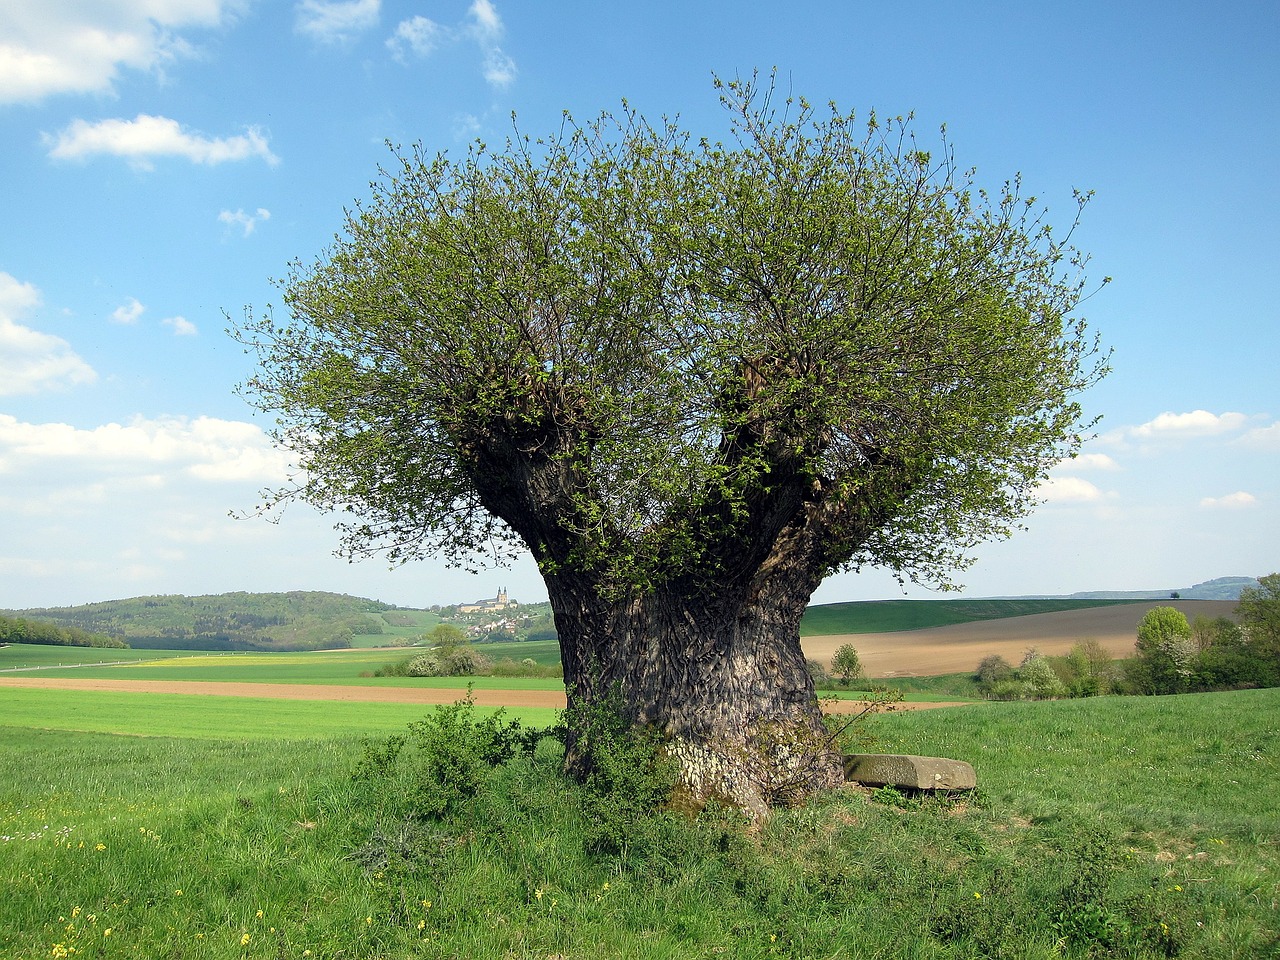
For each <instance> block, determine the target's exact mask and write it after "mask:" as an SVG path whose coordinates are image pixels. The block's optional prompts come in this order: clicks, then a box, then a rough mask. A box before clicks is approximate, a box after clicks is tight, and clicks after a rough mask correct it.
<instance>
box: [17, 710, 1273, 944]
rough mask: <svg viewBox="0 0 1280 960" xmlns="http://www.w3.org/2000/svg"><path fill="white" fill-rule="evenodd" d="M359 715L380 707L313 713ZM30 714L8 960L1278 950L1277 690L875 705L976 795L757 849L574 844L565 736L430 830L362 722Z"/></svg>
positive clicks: (799, 815)
mask: <svg viewBox="0 0 1280 960" xmlns="http://www.w3.org/2000/svg"><path fill="white" fill-rule="evenodd" d="M18 692H19V691H16V690H5V691H4V695H5V696H4V702H9V700H10V698H9V694H11V693H18ZM21 692H22V693H23V694H26V693H29V692H33V691H21ZM33 693H36V694H37V695H38V696H41V697H44V696H47V695H49V694H53V693H56V692H55V691H34V692H33ZM75 696H77V697H78V696H82V695H81V694H76V695H75ZM131 696H132V697H133V698H134V699H137V700H149V699H151V698H152V697H154V696H155V695H131ZM174 699H175V700H181V701H184V702H191V701H202V700H206V699H213V698H200V697H185V698H174ZM107 703H108V701H105V700H104V701H101V702H98V703H95V704H91V705H90V706H91V707H92V711H90V712H95V711H98V710H105V709H107V708H108V707H107ZM61 706H62V707H63V709H64V710H65V709H68V708H69V701H63V702H62V704H61ZM179 706H180V705H179V704H173V705H171V707H170V709H177V708H178V707H179ZM240 706H241V709H242V711H243V710H244V709H247V708H246V707H245V706H244V705H243V704H241V705H240ZM295 706H298V704H296V703H294V702H287V701H270V702H266V701H264V702H262V710H264V711H268V710H269V711H275V710H282V711H285V712H286V713H285V714H283V715H284V716H288V715H289V714H288V711H291V710H292V709H293V708H294V707H295ZM347 706H352V707H354V708H356V709H357V710H358V711H359V713H361V714H364V713H366V712H367V711H368V710H369V708H370V707H374V706H377V705H372V704H358V705H345V704H332V703H330V704H324V705H323V709H324V710H329V711H333V710H338V709H345V708H346V707H347ZM119 709H121V710H123V709H124V708H123V707H120V708H119ZM255 709H256V708H255ZM51 712H57V711H56V710H53V711H51ZM418 715H419V716H421V715H422V712H421V708H418ZM121 719H122V722H123V721H124V720H129V722H130V723H132V724H138V723H141V722H142V721H141V720H140V719H138V717H137V715H133V717H132V719H129V717H128V716H126V715H124V714H121ZM257 719H258V720H260V721H261V719H262V718H261V717H258V718H257ZM39 720H40V717H39V716H38V715H37V714H36V713H35V712H34V708H33V707H30V706H27V707H19V708H16V709H12V710H10V711H9V713H8V714H6V717H5V718H4V719H2V720H0V722H2V723H4V724H7V726H5V727H4V729H3V731H0V735H2V736H3V737H4V740H5V744H6V749H5V750H4V751H3V752H0V835H2V836H3V839H0V851H3V852H2V853H0V884H3V886H4V889H5V891H6V896H5V897H4V898H3V900H0V956H5V957H10V958H15V960H28V958H31V960H34V958H47V957H59V956H63V957H65V956H72V954H71V953H70V950H71V949H72V948H74V949H75V951H76V953H75V955H79V956H94V957H104V958H112V957H135V956H145V957H161V958H183V960H205V958H209V960H213V958H223V957H234V958H267V957H271V958H278V957H317V958H321V957H327V958H333V960H337V958H355V957H360V958H375V957H383V958H402V957H468V958H470V957H476V958H535V957H536V958H539V960H546V958H548V957H553V956H554V957H558V958H564V960H568V958H579V957H581V958H637V960H639V958H644V960H648V958H689V957H711V956H726V957H742V958H765V957H774V956H782V957H795V958H800V957H804V958H815V957H831V958H835V957H841V958H854V957H886V958H888V957H892V958H899V957H900V958H925V957H930V958H932V957H939V958H961V957H965V958H970V957H972V958H977V957H1021V958H1049V957H1060V956H1067V957H1135V958H1147V957H1152V958H1154V957H1167V956H1181V957H1192V958H1199V957H1209V958H1219V957H1221V958H1226V957H1239V958H1245V957H1267V956H1276V955H1277V953H1278V952H1280V939H1278V937H1277V927H1278V924H1277V903H1278V901H1280V857H1278V855H1277V842H1278V841H1280V818H1278V817H1277V813H1276V805H1275V802H1274V800H1273V795H1274V791H1273V789H1272V786H1273V784H1274V783H1275V781H1276V778H1277V776H1278V775H1280V767H1278V762H1280V761H1278V759H1277V757H1278V756H1280V751H1278V750H1277V749H1276V748H1277V742H1276V737H1277V732H1276V731H1277V729H1280V691H1245V692H1241V693H1231V694H1206V695H1195V696H1183V697H1168V698H1158V699H1156V698H1153V699H1137V698H1125V699H1123V700H1121V699H1094V700H1085V701H1063V702H1053V703H1030V704H1022V703H1015V704H1003V703H1000V704H975V705H969V706H964V707H959V708H956V709H954V710H937V711H923V712H915V713H894V714H890V715H886V716H882V717H877V718H875V719H874V720H872V721H871V728H870V730H869V731H867V735H868V736H872V737H874V738H875V739H876V740H877V741H878V746H879V748H881V749H890V750H894V751H901V752H909V753H923V754H934V755H945V756H953V757H956V758H958V759H966V760H970V761H971V762H973V763H974V766H975V767H976V769H977V771H978V778H979V785H980V789H979V791H978V792H977V793H976V794H974V795H968V796H964V797H956V798H949V799H928V798H922V797H916V796H909V795H905V794H902V793H900V792H897V791H893V790H880V791H874V792H867V791H852V790H851V791H842V792H840V793H838V794H834V795H832V796H829V797H825V798H819V799H818V800H817V801H815V802H813V803H811V804H809V805H807V806H805V807H802V808H798V809H795V810H781V811H778V812H777V813H776V814H775V815H774V817H773V818H772V819H771V820H770V821H769V822H768V823H767V824H766V825H765V826H764V828H763V829H761V830H759V831H756V832H755V833H751V832H748V831H745V830H743V829H742V828H741V825H740V824H739V823H738V822H737V821H736V820H735V819H734V818H733V817H732V816H730V815H728V814H726V813H723V812H720V813H717V812H714V811H712V812H710V813H708V814H706V815H704V816H703V817H702V818H701V819H700V820H699V821H696V822H692V823H691V822H687V821H685V820H682V819H680V818H678V817H673V816H659V817H655V818H653V819H651V820H648V821H639V822H636V823H633V824H631V832H630V834H629V838H628V840H627V842H625V843H624V844H623V845H622V846H621V847H620V848H616V849H612V850H608V851H603V852H602V851H601V850H599V849H594V850H593V849H591V848H590V844H589V843H588V842H586V838H590V837H592V836H595V835H596V828H597V827H598V824H596V823H594V822H593V821H592V815H589V814H588V813H587V812H586V811H588V810H591V811H594V814H593V815H594V816H596V817H598V816H600V815H601V809H600V808H599V807H598V806H597V807H587V806H584V802H583V793H582V791H581V788H579V787H577V786H575V785H573V784H571V783H569V782H567V781H566V780H564V779H563V778H562V777H561V776H559V774H558V772H557V771H558V755H557V753H556V751H555V750H554V749H553V748H554V745H553V744H544V747H543V749H540V751H539V753H538V754H537V755H536V756H535V757H533V758H529V759H519V760H515V761H512V762H511V763H509V764H507V765H506V766H504V767H501V768H497V769H496V770H494V771H493V772H492V773H491V774H490V775H489V779H488V780H487V782H486V783H485V784H484V786H483V789H481V790H479V791H478V792H477V793H476V794H475V795H474V796H471V797H469V798H467V799H465V801H464V802H462V803H461V804H460V805H459V807H458V808H457V809H456V810H455V811H453V812H451V813H450V814H448V815H442V816H440V817H435V818H424V817H421V816H414V815H412V811H409V810H407V809H406V808H405V807H404V805H403V803H402V802H401V801H402V799H403V798H399V797H398V794H397V793H396V789H393V787H394V786H395V784H394V783H393V782H391V781H381V780H378V779H377V778H376V777H375V778H372V779H365V780H360V779H356V778H353V777H352V773H353V771H354V770H355V769H356V768H357V766H358V762H359V761H360V759H361V757H362V756H364V757H365V758H366V759H367V758H368V757H369V756H376V755H377V754H372V755H371V754H369V753H367V752H365V749H364V748H363V747H362V745H361V743H360V741H359V739H358V738H357V737H355V736H352V735H351V734H353V733H355V732H356V730H357V729H359V730H360V731H362V732H374V731H373V730H372V729H371V728H370V727H367V726H366V727H362V728H353V729H351V730H349V731H346V732H345V733H341V734H336V733H335V734H324V735H321V734H315V735H312V736H310V737H308V738H304V739H300V738H298V737H297V736H287V735H282V736H266V735H263V736H251V735H249V734H247V733H245V732H243V729H242V728H239V727H234V728H231V729H227V730H225V731H224V736H222V737H221V738H219V737H216V736H210V733H211V732H212V731H211V729H210V728H209V726H207V725H206V722H205V721H203V720H202V721H197V720H195V719H193V718H192V716H191V715H171V716H170V718H169V724H170V732H171V733H178V732H181V734H182V735H181V736H155V737H137V736H121V735H108V734H101V733H76V732H64V731H48V730H37V729H31V727H32V726H36V725H39ZM147 722H151V721H147ZM209 722H210V723H212V720H210V721H209ZM218 722H226V723H231V722H233V721H232V718H231V717H229V716H228V717H223V718H220V720H219V721H218ZM291 722H293V723H295V724H296V729H295V733H301V734H305V733H307V731H308V729H309V728H308V726H307V725H308V724H309V723H311V722H312V718H310V717H305V718H303V717H298V716H294V717H293V718H292V721H291ZM122 729H124V728H123V727H122ZM325 729H329V728H325ZM134 732H136V731H134ZM375 766H376V765H375ZM408 774H409V781H408V782H410V783H412V782H413V779H414V776H416V775H417V774H415V773H414V770H413V769H412V768H410V770H409V771H408ZM604 815H605V816H607V811H605V813H604ZM108 930H110V934H108V933H107V931H108ZM60 951H61V952H60Z"/></svg>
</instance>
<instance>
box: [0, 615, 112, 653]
mask: <svg viewBox="0 0 1280 960" xmlns="http://www.w3.org/2000/svg"><path fill="white" fill-rule="evenodd" d="M3 643H38V644H45V645H47V646H58V647H127V646H128V644H127V643H125V642H124V641H123V640H117V639H116V638H115V637H108V636H106V635H105V634H101V633H90V632H89V631H87V630H81V629H80V628H79V627H59V626H55V625H54V624H52V623H42V622H41V621H39V620H27V619H25V618H23V617H0V644H3Z"/></svg>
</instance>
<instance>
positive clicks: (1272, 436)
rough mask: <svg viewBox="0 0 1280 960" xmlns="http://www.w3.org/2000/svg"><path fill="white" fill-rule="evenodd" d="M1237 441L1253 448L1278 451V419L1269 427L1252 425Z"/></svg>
mask: <svg viewBox="0 0 1280 960" xmlns="http://www.w3.org/2000/svg"><path fill="white" fill-rule="evenodd" d="M1239 443H1240V445H1241V446H1243V447H1251V448H1253V449H1255V450H1263V451H1271V452H1280V421H1276V422H1275V423H1273V424H1271V425H1270V426H1269V427H1254V428H1253V429H1252V430H1250V431H1249V432H1248V433H1246V434H1245V435H1244V436H1243V437H1241V438H1240V440H1239Z"/></svg>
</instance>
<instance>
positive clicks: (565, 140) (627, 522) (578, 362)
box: [239, 79, 1106, 813]
mask: <svg viewBox="0 0 1280 960" xmlns="http://www.w3.org/2000/svg"><path fill="white" fill-rule="evenodd" d="M718 87H719V89H720V91H721V99H722V102H723V104H724V106H725V108H726V109H727V111H728V113H729V116H730V124H729V129H730V134H731V135H730V137H729V138H728V140H729V142H728V143H727V144H724V143H719V142H712V141H710V140H697V139H695V138H693V137H691V136H690V135H689V134H687V133H685V132H683V131H682V130H681V129H680V128H679V127H678V126H676V125H675V124H674V123H664V124H661V125H653V124H650V123H648V122H646V121H645V120H644V119H643V118H641V117H640V116H638V115H637V114H635V113H634V112H633V111H631V110H630V109H624V110H623V111H622V112H621V113H620V114H619V115H617V116H610V115H605V116H603V117H601V118H600V119H599V120H597V121H596V122H594V123H592V124H589V125H586V126H578V125H576V124H574V123H573V122H572V121H571V120H568V119H566V121H565V125H564V127H563V128H562V130H561V131H560V133H558V134H556V135H554V136H551V137H549V138H548V139H546V140H536V141H535V140H531V139H530V138H528V137H526V136H523V135H520V134H519V133H517V134H516V135H514V137H513V138H512V139H510V140H508V142H507V144H506V146H505V148H504V149H503V150H501V151H497V152H494V151H490V150H489V149H488V148H487V147H486V146H485V145H483V144H478V145H476V146H475V147H473V148H472V149H471V150H470V151H469V152H468V153H467V155H466V156H465V157H462V158H459V159H456V160H454V159H451V158H448V157H445V156H443V155H440V156H434V157H432V156H430V155H427V154H426V153H424V151H423V150H422V148H420V147H419V148H415V149H413V150H410V151H408V152H399V153H397V154H396V163H395V164H394V165H393V169H392V170H390V171H388V172H385V173H384V175H383V176H382V178H381V180H380V181H379V182H377V183H375V184H374V185H373V186H372V193H371V196H370V198H369V199H368V200H367V201H365V202H364V203H362V204H360V205H358V206H357V208H356V209H355V211H354V212H353V213H352V214H350V215H349V217H348V220H347V223H346V229H345V235H343V236H340V237H338V238H337V239H336V240H335V242H334V245H333V247H332V248H331V249H330V250H329V251H328V252H327V253H325V254H324V255H323V256H322V257H320V258H319V259H318V260H317V261H315V262H314V263H310V264H304V263H302V262H296V263H294V264H293V265H292V267H291V270H290V272H289V274H288V276H287V277H286V278H285V279H284V280H283V281H282V284H281V285H282V287H283V291H284V299H285V303H286V305H287V308H288V313H289V319H288V320H287V321H284V322H282V323H277V322H276V321H275V319H274V317H273V315H272V313H271V312H270V311H267V312H266V313H265V314H263V315H255V314H253V312H252V311H249V312H248V313H247V314H246V318H245V321H244V323H243V324H242V325H241V326H240V328H239V335H240V336H241V338H242V340H243V341H244V342H245V343H246V344H247V345H248V346H249V347H250V349H252V350H254V351H256V353H257V356H258V367H259V370H258V373H257V374H256V375H255V376H254V377H253V378H252V379H251V380H250V381H249V382H248V383H247V384H246V390H245V392H246V394H247V395H248V396H249V398H250V399H251V400H252V401H254V402H255V403H257V404H258V405H259V406H260V407H261V409H263V410H264V411H268V412H270V413H271V414H272V415H273V416H274V417H275V421H276V423H277V424H278V426H277V429H276V433H275V437H276V440H277V442H278V443H279V444H280V445H282V446H283V447H284V448H286V449H288V450H290V451H292V453H293V454H294V456H295V458H296V462H297V463H298V464H299V465H300V468H301V472H300V474H299V475H298V477H297V478H296V480H295V482H294V483H292V484H290V485H288V486H286V487H285V488H283V489H280V490H276V491H274V492H273V493H272V494H271V496H270V497H269V498H268V499H267V502H266V503H265V504H264V509H266V510H270V509H271V508H272V507H274V506H276V505H278V504H280V503H282V502H284V501H287V500H290V499H301V500H304V501H307V502H310V503H311V504H313V505H316V506H318V507H320V508H322V509H327V510H334V511H339V512H341V513H344V514H345V515H346V517H347V519H346V520H345V522H343V523H341V524H339V529H340V531H341V535H342V550H343V551H344V552H345V553H347V554H348V555H350V556H353V557H354V556H365V555H370V554H373V553H375V552H378V551H380V550H385V551H386V552H387V554H388V556H389V557H390V559H391V560H392V561H393V562H404V561H409V560H414V559H418V558H421V557H427V556H434V557H443V558H445V559H447V560H449V561H450V562H453V563H456V564H459V565H467V566H472V567H474V566H475V565H477V564H484V563H488V562H499V563H500V562H503V561H505V560H508V559H510V558H511V557H512V556H514V555H516V554H518V553H519V552H520V551H522V550H527V551H529V552H530V553H531V554H532V555H533V557H534V558H535V560H536V561H537V563H538V567H539V570H540V572H541V573H542V576H543V578H544V579H545V582H546V587H547V592H548V595H549V598H550V600H551V605H552V608H553V611H554V614H555V620H556V629H557V631H558V634H559V641H560V647H561V654H562V659H563V663H564V671H565V680H566V683H567V685H568V687H569V689H570V690H571V692H572V693H573V695H574V696H575V697H576V698H579V699H580V700H582V701H583V702H584V703H587V704H591V703H595V702H601V701H602V700H603V698H605V697H606V696H608V695H609V693H610V691H618V692H619V694H620V697H619V702H621V703H622V704H623V705H624V708H625V710H626V711H627V713H628V716H627V718H626V719H627V721H628V722H630V723H634V724H637V725H642V726H649V727H653V728H656V729H657V730H659V731H661V733H662V734H663V735H664V737H665V740H664V744H665V749H666V750H667V752H668V753H669V755H670V756H671V758H672V759H673V761H674V762H675V763H676V764H677V766H678V767H679V770H680V783H681V785H682V786H681V788H682V790H683V791H684V792H685V793H686V794H687V795H688V796H689V797H690V798H692V799H693V800H695V801H697V800H701V799H705V798H709V797H721V798H723V799H726V800H728V801H730V802H733V803H737V804H739V805H740V806H742V807H744V808H746V809H748V810H751V811H753V812H756V813H760V812H763V810H764V809H765V807H766V806H767V804H768V803H769V801H770V800H771V799H772V798H774V797H775V796H776V795H777V793H778V790H779V789H781V788H780V787H779V785H780V784H785V789H786V790H787V792H788V795H789V796H795V795H796V793H797V791H799V792H804V791H807V790H813V789H820V788H825V787H828V786H831V785H833V784H835V783H837V782H839V781H840V780H841V778H842V771H841V765H840V762H839V758H838V757H837V756H835V755H834V753H832V752H830V751H829V750H827V749H826V748H825V747H823V746H822V744H823V743H825V735H824V733H823V726H822V721H821V715H820V711H819V707H818V703H817V700H816V697H815V694H814V688H813V684H812V681H811V678H810V676H809V673H808V670H807V668H806V664H805V658H804V655H803V653H802V651H801V647H800V642H799V623H800V618H801V616H802V615H803V613H804V610H805V607H806V605H807V603H808V600H809V597H810V596H811V594H812V593H813V591H814V590H815V589H816V588H817V586H818V585H819V584H820V583H821V582H822V581H823V579H824V578H825V577H827V576H828V575H829V574H831V573H833V572H834V571H838V570H845V569H858V568H861V567H862V566H864V565H881V566H885V567H888V568H889V569H891V570H893V571H895V572H897V574H898V575H899V577H900V578H911V579H913V580H916V581H918V582H922V583H927V584H931V585H935V586H948V585H951V584H952V576H953V571H954V570H956V569H963V568H964V566H965V565H966V564H967V563H968V557H969V554H970V550H971V548H972V547H973V546H974V545H976V544H977V543H979V542H981V541H983V540H985V539H989V538H993V537H1001V536H1007V535H1008V534H1009V533H1010V532H1011V531H1012V530H1013V529H1015V528H1016V526H1017V525H1018V523H1019V520H1020V518H1021V517H1023V516H1024V515H1025V514H1026V512H1027V511H1028V510H1030V509H1031V507H1032V506H1033V505H1034V503H1035V502H1036V486H1037V484H1038V483H1039V482H1040V481H1041V480H1043V479H1044V477H1045V475H1046V473H1047V471H1048V470H1049V469H1050V468H1051V467H1052V466H1053V465H1054V464H1056V463H1057V462H1059V460H1061V459H1062V458H1063V457H1064V456H1072V455H1073V454H1074V453H1075V452H1076V450H1077V448H1078V445H1079V443H1080V438H1081V432H1082V431H1085V430H1087V429H1088V428H1089V424H1088V423H1086V422H1085V421H1084V420H1083V418H1082V414H1081V410H1080V407H1079V406H1078V402H1077V396H1078V394H1079V392H1080V390H1081V389H1083V388H1084V387H1086V386H1088V385H1090V384H1091V383H1092V382H1094V381H1095V380H1097V379H1098V378H1099V377H1100V376H1102V375H1103V373H1104V372H1105V365H1106V358H1105V356H1104V355H1103V354H1102V353H1101V352H1100V351H1099V348H1098V345H1097V342H1096V339H1094V338H1093V337H1092V336H1091V335H1089V334H1087V333H1086V329H1085V325H1084V322H1083V320H1081V319H1079V318H1077V317H1074V316H1073V315H1072V314H1073V311H1074V310H1075V308H1076V306H1077V304H1078V302H1079V301H1080V299H1081V298H1082V295H1083V283H1084V281H1083V279H1082V270H1081V268H1082V263H1083V258H1081V257H1080V256H1079V255H1077V254H1076V253H1075V252H1074V251H1073V250H1072V248H1070V247H1068V246H1066V245H1065V239H1066V238H1059V237H1058V236H1057V235H1055V234H1054V233H1053V232H1052V231H1051V230H1050V229H1049V228H1048V227H1047V226H1046V225H1045V224H1044V223H1043V222H1042V217H1043V214H1042V213H1041V212H1039V211H1038V210H1037V208H1036V207H1035V203H1034V199H1033V198H1024V197H1023V196H1022V195H1021V193H1020V185H1019V182H1018V181H1017V180H1016V179H1015V180H1013V181H1010V182H1008V183H1006V184H1005V187H1004V188H1003V190H1002V191H1000V192H999V193H998V195H996V196H994V197H990V196H988V195H987V194H986V193H985V192H983V191H981V190H978V189H977V188H976V187H975V186H974V185H973V179H972V175H971V174H970V173H964V172H962V171H961V170H960V169H959V168H958V167H957V166H956V163H955V161H954V159H953V156H952V152H951V148H950V147H949V145H947V143H946V142H945V138H944V140H943V142H942V145H941V148H940V149H939V151H938V152H936V153H930V152H928V151H925V150H923V149H921V148H919V147H918V146H917V144H916V141H915V139H914V137H913V136H912V135H911V133H910V131H909V129H908V126H907V125H906V124H905V123H904V122H903V121H901V120H892V121H885V120H882V119H880V118H878V117H876V116H874V115H873V116H872V117H870V118H869V119H868V120H867V121H866V123H865V126H864V127H862V129H861V130H860V128H859V125H858V124H857V123H855V120H854V118H853V117H852V116H846V115H842V114H840V113H838V112H837V111H836V109H835V108H834V106H833V107H831V109H830V110H829V112H827V111H819V110H816V109H814V108H812V107H811V106H809V105H808V104H806V103H804V102H803V101H799V102H794V101H791V100H787V101H786V102H778V101H777V100H776V99H775V97H774V92H773V89H772V87H771V86H770V85H767V84H761V83H758V82H757V81H756V80H754V79H753V80H749V81H743V82H733V83H728V84H718ZM1078 199H1079V200H1080V202H1081V203H1083V201H1084V199H1085V197H1084V196H1083V195H1080V196H1079V197H1078ZM1078 215H1079V211H1078V210H1077V213H1076V216H1078ZM784 734H785V735H784ZM805 737H808V738H810V739H811V740H812V741H813V742H814V744H815V748H814V750H812V751H802V750H797V749H795V747H794V744H795V742H796V740H797V738H801V739H803V738H805ZM784 742H786V743H790V744H791V746H783V747H779V746H777V745H778V744H780V743H784ZM578 746H579V744H578V743H577V741H576V740H575V739H574V737H573V734H572V731H571V736H570V741H569V744H568V749H567V751H566V757H567V759H566V763H567V766H568V767H569V769H570V770H571V771H573V772H575V773H577V774H579V775H585V774H587V773H589V770H588V769H586V768H587V766H589V763H590V760H589V757H588V756H587V755H586V754H585V753H583V752H582V751H581V750H579V749H578Z"/></svg>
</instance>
